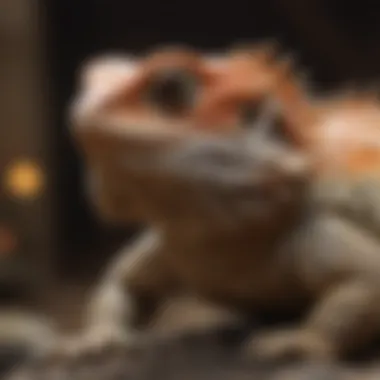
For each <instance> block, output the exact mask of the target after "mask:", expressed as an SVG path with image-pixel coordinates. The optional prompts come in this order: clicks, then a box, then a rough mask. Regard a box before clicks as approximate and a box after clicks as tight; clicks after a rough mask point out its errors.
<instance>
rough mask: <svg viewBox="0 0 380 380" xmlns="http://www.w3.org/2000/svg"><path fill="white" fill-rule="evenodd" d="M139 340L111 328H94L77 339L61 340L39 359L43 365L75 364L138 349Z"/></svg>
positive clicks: (120, 330)
mask: <svg viewBox="0 0 380 380" xmlns="http://www.w3.org/2000/svg"><path fill="white" fill-rule="evenodd" d="M138 343H139V340H138V339H137V336H136V335H135V334H133V333H129V332H127V331H126V330H124V329H119V328H112V327H108V326H105V327H103V326H102V327H96V328H92V329H90V330H88V331H87V332H85V333H84V334H83V335H80V336H79V337H68V338H64V339H61V340H60V341H59V342H58V344H57V345H56V346H55V347H54V348H53V349H52V350H51V351H49V352H48V353H47V354H46V355H44V356H43V357H41V360H42V362H43V363H49V364H54V363H57V362H62V361H69V362H73V363H74V362H76V361H77V360H82V359H85V358H88V359H89V358H97V357H98V356H99V355H102V354H104V353H105V352H109V351H113V350H119V349H128V350H135V349H137V350H138V349H139V344H138Z"/></svg>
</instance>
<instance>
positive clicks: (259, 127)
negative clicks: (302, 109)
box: [245, 98, 294, 147]
mask: <svg viewBox="0 0 380 380" xmlns="http://www.w3.org/2000/svg"><path fill="white" fill-rule="evenodd" d="M245 116H246V117H251V119H250V120H248V119H247V124H246V126H247V127H250V128H252V138H254V139H255V140H257V139H258V138H259V139H260V141H262V142H263V143H270V144H274V143H275V144H280V145H282V146H285V147H293V146H294V144H293V141H292V139H291V135H290V133H289V131H288V127H287V123H286V120H285V116H284V113H283V110H282V107H281V105H280V103H279V102H278V101H276V100H275V99H271V98H270V99H268V98H266V99H263V100H262V101H261V102H260V103H259V104H257V105H256V106H255V107H254V108H253V110H252V113H251V114H249V113H246V114H245Z"/></svg>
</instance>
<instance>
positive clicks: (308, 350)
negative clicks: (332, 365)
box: [244, 329, 335, 362]
mask: <svg viewBox="0 0 380 380" xmlns="http://www.w3.org/2000/svg"><path fill="white" fill-rule="evenodd" d="M244 354H245V356H248V357H250V358H255V359H256V360H257V359H258V360H260V361H265V362H268V361H298V360H317V361H324V362H326V361H331V360H334V359H335V352H334V350H333V347H332V345H331V344H330V342H329V341H328V340H326V339H324V338H322V337H321V336H320V335H318V334H316V333H311V332H308V331H304V330H297V329H294V330H291V329H290V330H280V331H272V332H264V333H259V334H258V335H256V336H255V337H253V338H252V340H250V341H249V343H248V344H247V345H246V346H245V347H244Z"/></svg>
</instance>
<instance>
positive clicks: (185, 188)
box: [72, 50, 380, 359]
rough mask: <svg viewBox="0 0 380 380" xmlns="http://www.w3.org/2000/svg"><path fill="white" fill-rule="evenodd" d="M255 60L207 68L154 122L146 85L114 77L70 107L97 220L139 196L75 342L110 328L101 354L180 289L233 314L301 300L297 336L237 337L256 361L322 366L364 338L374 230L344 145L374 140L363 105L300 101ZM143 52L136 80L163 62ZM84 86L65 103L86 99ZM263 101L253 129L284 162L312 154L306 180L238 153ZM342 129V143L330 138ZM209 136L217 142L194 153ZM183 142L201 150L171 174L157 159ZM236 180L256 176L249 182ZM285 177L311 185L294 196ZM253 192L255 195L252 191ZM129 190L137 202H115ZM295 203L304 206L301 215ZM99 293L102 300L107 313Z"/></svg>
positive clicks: (372, 292)
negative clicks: (190, 96) (270, 106)
mask: <svg viewBox="0 0 380 380" xmlns="http://www.w3.org/2000/svg"><path fill="white" fill-rule="evenodd" d="M259 52H261V54H258V53H257V52H256V53H255V52H254V53H252V52H250V51H247V50H241V51H237V52H234V53H232V54H231V55H230V56H228V58H224V60H223V59H221V60H220V61H219V63H222V64H219V65H218V66H214V63H211V61H209V62H210V63H209V64H210V66H212V67H213V68H214V71H213V70H211V72H212V73H213V75H210V74H208V75H204V76H201V77H202V78H206V79H204V82H202V81H201V83H203V85H202V86H201V87H200V89H199V90H198V92H197V97H196V101H193V102H190V103H186V104H185V105H184V107H183V108H182V109H181V107H179V108H178V105H177V107H174V111H173V108H171V109H170V111H169V112H168V111H167V109H165V112H163V109H162V107H160V103H155V104H152V103H150V102H147V101H145V100H144V99H146V98H145V95H144V94H146V93H147V90H148V89H149V85H147V84H149V80H148V81H147V80H146V79H144V78H146V77H144V75H141V76H139V75H135V76H131V77H129V78H128V80H127V81H126V82H125V83H124V87H123V86H121V82H120V92H119V91H110V95H109V94H108V95H107V96H104V97H103V98H101V99H99V98H98V102H97V103H95V102H94V103H88V104H87V105H86V104H85V103H80V102H79V103H76V108H74V109H73V112H72V114H73V119H74V125H75V129H74V132H75V136H76V138H77V139H78V141H79V145H80V147H81V149H82V150H83V151H84V152H85V158H86V161H87V162H88V164H89V167H90V168H91V169H95V170H96V171H97V174H98V180H99V179H100V178H99V177H100V175H99V174H101V175H102V176H103V177H102V178H101V179H102V180H101V182H100V184H101V186H100V187H98V189H96V192H95V201H96V203H97V204H98V205H99V206H100V210H101V212H102V214H103V215H106V216H107V217H108V218H109V219H111V220H115V221H118V222H121V223H123V222H126V220H127V219H126V216H127V215H128V212H127V211H128V210H129V205H130V203H131V199H134V200H135V199H136V198H139V200H140V202H139V203H138V206H137V207H136V210H137V212H135V214H134V215H133V217H134V218H135V217H136V215H138V217H139V218H141V219H142V220H144V221H145V222H146V223H147V225H150V226H152V232H147V235H148V236H147V237H143V238H142V241H140V242H138V243H137V248H135V249H133V248H132V249H131V250H130V251H129V252H128V253H127V251H125V254H124V253H123V254H121V255H120V257H119V258H118V262H117V263H115V264H114V266H113V268H114V269H113V270H111V271H110V274H109V275H108V276H106V280H105V282H104V283H103V284H102V286H101V291H100V293H99V295H98V296H96V297H95V298H94V300H95V301H94V304H93V305H95V306H94V308H93V310H92V312H91V313H90V315H92V316H97V319H96V320H95V319H94V320H93V321H92V323H91V324H90V334H89V336H92V337H95V336H98V337H99V335H101V334H99V331H107V330H106V328H110V330H111V331H112V333H111V334H110V333H109V331H110V330H108V332H107V333H106V334H105V335H103V338H102V339H101V342H102V344H103V343H104V342H105V341H107V339H108V338H109V337H110V336H114V337H120V336H121V334H120V333H121V331H124V330H123V326H122V320H123V319H124V318H125V317H126V319H127V331H128V329H129V330H131V331H132V327H133V321H134V320H135V317H136V316H137V317H139V316H141V312H142V311H143V310H145V307H144V308H141V307H140V306H141V305H142V302H140V301H142V300H144V301H147V300H149V301H150V304H151V305H153V306H154V305H155V304H157V303H160V302H161V300H162V298H166V297H167V296H169V295H170V294H172V292H173V290H174V289H175V290H180V289H182V288H183V290H184V291H189V290H190V291H191V292H194V293H196V294H199V295H200V296H202V297H204V298H206V299H208V300H211V301H213V302H215V303H219V304H221V305H223V306H224V307H227V308H228V309H234V310H237V311H238V312H242V313H243V314H245V313H247V312H249V313H250V312H251V311H252V310H255V311H266V310H267V309H269V310H271V309H273V308H274V309H280V310H282V309H288V308H290V309H293V308H298V307H302V306H304V304H305V303H306V302H309V301H314V302H315V303H316V308H315V309H313V310H312V311H311V313H310V317H309V318H307V319H306V320H305V322H304V323H303V324H302V326H301V327H297V328H296V329H292V330H286V331H279V332H274V333H270V334H268V335H266V334H265V335H263V337H259V338H257V339H254V340H253V343H252V345H251V350H252V351H253V352H255V353H256V354H259V355H262V356H263V357H278V356H283V355H286V354H298V355H301V356H307V357H311V358H325V359H326V358H334V357H336V356H338V355H340V354H344V353H346V351H349V350H350V349H351V348H352V346H355V345H356V344H358V345H359V343H362V342H366V341H367V340H368V338H369V335H372V333H373V332H374V331H375V330H376V329H377V327H378V321H380V318H378V317H379V315H378V311H377V310H376V308H377V304H378V296H379V294H378V291H377V288H378V284H377V281H378V280H377V279H376V277H378V276H375V274H376V273H377V272H378V267H377V265H378V261H377V256H376V254H375V252H374V251H375V250H376V249H377V248H378V247H377V240H376V236H375V235H374V234H371V231H372V230H371V229H370V228H368V225H370V226H372V227H375V226H376V223H374V222H373V218H372V219H371V218H370V217H369V216H368V212H369V211H372V212H373V210H374V209H376V207H373V204H372V203H371V202H368V201H367V202H366V194H368V193H371V194H372V195H373V194H375V192H374V191H373V190H374V189H376V183H374V182H376V181H374V180H372V178H373V176H372V175H373V174H376V170H377V162H379V161H378V160H377V161H376V158H377V152H378V150H377V149H376V148H374V149H373V148H369V146H370V145H369V144H367V143H366V142H364V141H363V139H362V140H361V139H360V138H363V136H366V135H368V136H370V138H371V143H373V141H375V140H376V139H375V138H373V136H377V135H376V127H375V124H377V121H376V118H377V117H379V115H380V113H379V108H378V106H377V104H376V103H375V102H374V101H372V100H371V99H369V100H368V99H363V98H360V97H351V98H342V99H323V100H321V101H310V100H309V99H308V97H307V96H306V95H305V93H304V92H303V90H302V88H301V87H300V86H299V85H298V83H297V82H296V81H295V80H294V78H292V76H291V71H290V70H289V68H288V67H287V66H286V65H284V64H282V63H280V64H278V63H277V62H276V61H271V60H270V55H268V54H267V53H265V54H264V53H262V51H261V50H259ZM163 56H165V55H163ZM157 57H158V58H157ZM159 57H160V55H157V56H156V57H155V58H154V59H153V58H151V61H150V60H148V61H147V67H153V69H151V70H152V71H149V69H146V70H145V71H144V70H142V73H143V74H144V73H147V72H148V73H150V74H151V73H152V72H156V71H155V70H157V67H159V66H160V65H163V66H166V65H167V62H168V61H165V59H163V58H161V61H160V59H159ZM161 57H162V56H161ZM177 58H178V57H177ZM191 59H194V56H193V55H192V57H191ZM170 61H171V62H173V58H170ZM152 62H153V63H152ZM157 62H159V63H157ZM160 62H164V63H160ZM206 63H207V62H206ZM192 64H194V61H192ZM150 65H151V66H150ZM206 66H207V65H206ZM197 67H199V66H197ZM95 68H96V67H95ZM98 69H99V67H98ZM223 70H224V71H223ZM265 70H267V72H265ZM94 71H95V74H96V72H97V70H94ZM94 71H93V72H92V75H94ZM200 71H201V70H200ZM206 71H207V70H206ZM99 72H101V70H99V71H98V73H99ZM89 73H90V74H91V70H90V72H89ZM216 73H217V74H216ZM257 73H260V75H257V76H255V75H256V74H257ZM146 75H148V74H146ZM197 75H199V74H197ZM89 76H90V77H91V75H89ZM148 76H149V75H148ZM92 78H93V77H92ZM141 78H143V79H141ZM210 78H211V79H210ZM89 82H91V80H90V81H89ZM180 82H181V81H180ZM181 83H182V84H183V82H181ZM93 88H94V87H92V88H91V86H89V87H88V92H86V91H85V92H83V93H81V94H80V98H81V99H84V100H86V99H88V97H89V95H92V94H94V91H93ZM114 90H115V89H114ZM111 95H112V96H111ZM268 97H269V98H273V99H275V100H276V101H277V102H278V104H279V105H280V107H281V112H280V113H278V114H274V115H275V116H276V120H275V121H273V120H272V121H271V122H270V123H269V124H276V125H277V129H276V130H275V135H277V136H281V138H282V139H285V141H286V143H287V144H288V145H290V146H291V147H292V149H291V152H292V153H293V150H294V148H295V147H297V148H298V149H300V150H301V151H302V150H303V151H306V152H307V154H308V156H310V157H312V161H313V165H312V166H311V169H312V170H311V172H310V173H309V172H308V174H307V175H304V174H303V175H301V176H299V174H300V173H297V175H295V176H294V172H293V171H292V170H290V169H289V168H290V167H291V165H290V166H289V167H287V165H285V166H282V169H281V170H279V169H278V168H277V169H274V168H275V167H276V166H278V165H280V163H281V165H284V164H285V163H286V162H287V160H288V158H287V157H288V156H289V154H290V153H289V152H286V151H283V150H282V149H280V150H279V153H278V154H277V153H276V154H275V157H274V158H272V157H270V158H268V157H267V156H266V155H267V153H265V152H266V150H265V149H264V148H263V146H264V145H265V144H263V143H262V144H261V145H260V144H259V145H257V144H253V145H254V149H253V148H252V146H251V145H250V144H247V143H244V142H243V140H244V138H247V136H248V135H247V133H248V132H244V131H245V129H247V128H248V129H249V128H251V127H255V126H254V125H253V124H252V118H253V119H254V118H255V117H256V116H257V114H260V105H262V104H263V103H265V102H263V100H266V99H267V98H268ZM161 99H162V96H161ZM78 104H79V105H78ZM83 104H84V105H85V106H84V105H83ZM265 104H266V103H265ZM247 105H248V111H249V112H247V113H246V111H247ZM157 106H158V109H157ZM161 106H162V105H161ZM179 110H180V111H179ZM183 110H185V111H183ZM178 112H180V113H179V114H178ZM242 115H243V117H242ZM247 115H248V117H247ZM252 115H253V116H252ZM342 121H344V122H346V124H343V125H342ZM259 124H260V123H259ZM261 124H263V123H261ZM264 125H265V123H264ZM358 125H360V129H358V127H357V126H358ZM253 129H255V128H253ZM259 130H260V129H259ZM354 131H355V132H354ZM356 131H357V132H356ZM348 133H350V134H351V137H353V139H352V141H351V142H350V141H348V142H345V143H343V141H345V140H344V138H343V137H344V136H347V135H348V136H350V135H349V134H348ZM222 137H223V138H224V139H225V140H224V142H223V143H221V144H220V143H219V142H218V143H217V144H216V146H215V144H214V143H211V142H210V143H207V141H209V140H208V139H211V140H213V139H217V138H222ZM359 137H360V138H359ZM242 138H243V140H242ZM254 139H258V140H259V141H260V137H257V136H256V137H254ZM199 140H200V141H201V142H199ZM211 140H210V141H211ZM191 141H192V142H191ZM202 141H203V143H202ZM186 142H188V143H189V144H190V145H191V144H195V145H194V146H197V144H205V145H203V148H201V149H200V151H201V152H202V154H201V155H198V153H197V150H196V152H195V153H192V154H189V153H186V149H185V153H183V152H182V153H181V154H182V159H181V160H180V162H181V165H185V164H186V162H188V163H189V162H190V163H191V162H198V164H197V165H195V166H193V168H192V169H191V168H190V167H189V165H187V166H186V165H185V166H181V167H180V168H181V170H180V171H179V172H178V171H175V174H173V172H172V171H171V169H172V168H173V166H175V165H174V164H173V162H175V161H173V158H171V157H177V158H178V157H179V156H178V155H175V154H174V153H173V152H175V151H176V149H178V148H176V146H180V147H181V146H182V145H181V144H184V143H186ZM265 143H266V142H265ZM208 144H211V147H210V146H208ZM212 144H214V145H212ZM218 144H219V145H218ZM185 145H186V144H185ZM201 146H202V145H201ZM277 150H278V147H274V149H273V152H277ZM210 152H211V153H210ZM263 152H264V153H263ZM173 154H174V156H173ZM176 154H177V153H176ZM263 154H264V156H265V159H262V158H260V155H263ZM271 154H272V153H271ZM183 155H185V158H183ZM180 156H181V155H180ZM194 157H195V159H197V160H198V161H192V160H194ZM258 157H259V158H258ZM373 157H374V158H375V159H374V160H373ZM369 159H371V161H369ZM215 160H216V162H217V163H218V165H217V166H215V165H214V164H213V163H214V162H215ZM290 161H292V159H291V160H290ZM210 162H211V166H210V168H211V169H212V170H209V171H208V175H209V178H210V176H211V184H210V181H209V182H208V183H209V184H208V185H207V186H206V185H205V183H204V170H205V168H206V169H207V166H208V163H210ZM158 163H160V165H158ZM221 163H223V165H222V164H221ZM225 163H227V168H226V167H225V165H224V164H225ZM276 163H277V164H276ZM260 165H261V166H260ZM281 165H280V168H281ZM301 166H302V165H301ZM185 168H186V169H185ZM158 169H160V170H158ZM194 169H197V170H198V172H197V170H194ZM252 172H254V173H257V172H259V173H260V175H256V174H255V175H254V176H253V178H254V180H253V181H252V180H251V179H250V176H249V175H248V173H251V174H252ZM181 173H182V174H183V176H184V177H187V179H186V180H182V179H181V175H180V174H181ZM202 173H203V174H202ZM233 173H238V175H235V174H233ZM190 174H191V175H190ZM279 174H280V175H279ZM289 174H291V175H289ZM300 177H301V178H303V179H305V178H306V179H307V183H308V185H310V184H312V186H311V187H310V186H305V187H303V186H301V187H300V188H299V178H300ZM202 178H203V179H202ZM195 179H196V180H195ZM295 179H296V181H294V180H295ZM206 182H207V181H206ZM336 184H338V185H339V186H337V185H336ZM263 185H265V189H266V193H267V196H263V194H261V192H262V189H263V188H264V186H263ZM295 185H297V186H295ZM359 185H360V190H361V194H362V196H361V197H358V199H359V200H360V201H359V202H357V201H356V200H355V202H353V197H352V191H357V190H358V188H359ZM133 187H134V188H135V189H137V190H138V191H137V192H136V193H135V195H134V196H131V197H130V196H129V193H128V191H129V189H131V188H133ZM304 188H306V189H307V190H304ZM342 188H343V190H344V191H342ZM295 189H296V190H295ZM326 189H332V190H333V191H332V192H331V191H329V192H327V191H326ZM258 192H259V195H258ZM347 192H348V194H349V196H347ZM136 194H137V195H138V197H137V196H136ZM304 195H306V196H304ZM305 198H306V199H307V203H306V204H305V202H306V201H304V199H305ZM375 198H376V197H375ZM310 200H312V202H310ZM310 203H311V204H312V205H314V207H312V208H311V209H310V207H306V205H307V206H309V204H310ZM263 204H264V205H265V206H263ZM316 205H318V211H315V208H316V207H315V206H316ZM358 205H359V206H358ZM279 206H280V207H279ZM371 206H372V207H371ZM357 207H359V211H360V212H358V211H357ZM305 210H307V211H308V212H307V213H306V211H305ZM311 211H312V212H311ZM347 213H348V216H347ZM284 220H286V223H284ZM300 221H302V223H301V222H300ZM363 221H364V222H365V223H363ZM353 222H354V223H353ZM253 231H254V232H253ZM322 243H323V246H322ZM306 248H307V249H306ZM326 251H331V253H330V254H329V255H326ZM253 252H254V253H255V254H253ZM127 256H128V258H127ZM326 256H327V257H326ZM279 257H280V258H281V259H282V260H279ZM144 258H145V259H144ZM306 258H308V259H306ZM310 258H312V260H309V259H310ZM131 263H132V264H131ZM149 268H151V269H149ZM109 295H113V296H114V298H113V299H114V300H117V302H116V301H114V302H112V305H110V304H107V302H110V300H112V297H110V296H109ZM289 297H290V298H291V299H289ZM121 299H124V300H125V302H124V303H123V304H119V302H120V300H121ZM116 305H117V306H116ZM120 306H123V307H120ZM150 310H151V311H152V310H154V308H150ZM147 317H148V320H149V317H151V313H149V315H148V316H147ZM348 317H350V319H349V318H348ZM139 319H141V318H137V320H139ZM145 320H146V318H145ZM340 321H342V322H341V324H340V325H339V326H338V325H337V324H338V322H340ZM364 330H365V331H364ZM104 336H106V337H107V338H104ZM347 337H350V338H351V341H350V342H348V341H347ZM89 341H91V339H90V340H89Z"/></svg>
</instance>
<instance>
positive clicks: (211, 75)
mask: <svg viewBox="0 0 380 380" xmlns="http://www.w3.org/2000/svg"><path fill="white" fill-rule="evenodd" d="M285 66H286V65H278V64H277V63H276V62H275V59H274V51H273V50H272V49H271V48H267V47H265V48H264V47H262V46H258V47H253V48H249V49H248V48H243V49H240V50H234V51H232V52H230V53H229V54H224V55H219V56H211V55H210V56H207V55H204V54H203V55H202V54H200V53H198V52H194V51H191V50H189V49H186V48H169V49H161V50H159V51H157V52H153V53H151V54H148V55H147V56H146V57H143V58H139V59H138V58H129V57H104V58H98V59H95V60H93V61H90V62H89V63H88V64H87V65H85V66H84V69H83V70H82V72H81V78H80V81H79V88H78V91H77V93H76V94H75V98H74V100H73V102H72V104H71V107H70V111H69V114H70V122H71V125H72V128H71V130H72V132H73V135H74V137H75V140H76V141H77V142H78V144H79V148H80V150H81V151H82V152H83V153H84V158H85V161H86V163H87V167H88V173H89V177H90V178H89V183H90V184H91V190H92V191H93V193H94V194H93V195H92V198H93V199H94V200H95V204H96V205H97V207H98V208H99V209H100V211H101V213H102V214H103V216H107V217H108V218H109V219H111V220H114V221H120V222H125V221H126V220H134V221H135V220H136V219H141V218H142V219H143V218H144V215H145V214H146V207H147V206H146V199H147V195H148V194H150V195H152V192H154V188H155V187H154V186H153V185H155V184H156V183H157V178H156V177H155V179H154V181H153V179H151V181H150V182H149V181H148V180H149V178H148V175H147V173H148V171H145V172H144V173H145V177H144V180H143V178H142V176H141V175H137V169H139V168H141V167H142V165H147V164H148V163H154V162H155V161H156V160H158V158H159V156H161V155H163V154H165V153H167V152H170V151H171V150H172V149H174V147H175V146H177V145H178V144H181V142H185V141H187V140H188V139H191V138H200V137H202V136H219V137H231V138H232V137H233V136H238V135H239V134H241V131H244V130H245V129H247V128H251V127H252V126H253V125H254V121H255V119H256V118H257V115H258V114H259V113H260V110H261V109H262V106H263V104H264V103H265V102H266V99H267V97H268V96H269V95H271V96H273V94H277V93H278V94H281V96H283V97H284V99H288V98H291V99H293V98H294V93H295V91H292V90H293V87H294V86H293V87H292V86H289V85H288V86H285V85H283V78H284V77H288V76H287V75H285V73H286V72H287V71H286V70H288V69H286V70H285V68H284V67H285ZM288 82H289V81H288ZM279 83H281V84H282V86H281V89H283V91H282V92H280V91H278V89H279ZM289 89H290V90H289ZM289 114H292V115H293V114H294V113H292V112H290V113H289ZM286 121H287V119H286V118H285V117H283V118H282V122H283V123H285V124H284V125H283V126H282V130H281V131H282V132H285V133H288V132H289V131H290V129H289V127H288V126H287V125H286ZM126 164H127V165H126ZM126 166H128V167H129V169H128V170H127V169H126ZM133 166H135V170H134V171H133V170H131V168H132V167H133ZM150 173H152V171H150ZM153 177H154V176H153ZM161 185H162V183H161Z"/></svg>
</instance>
